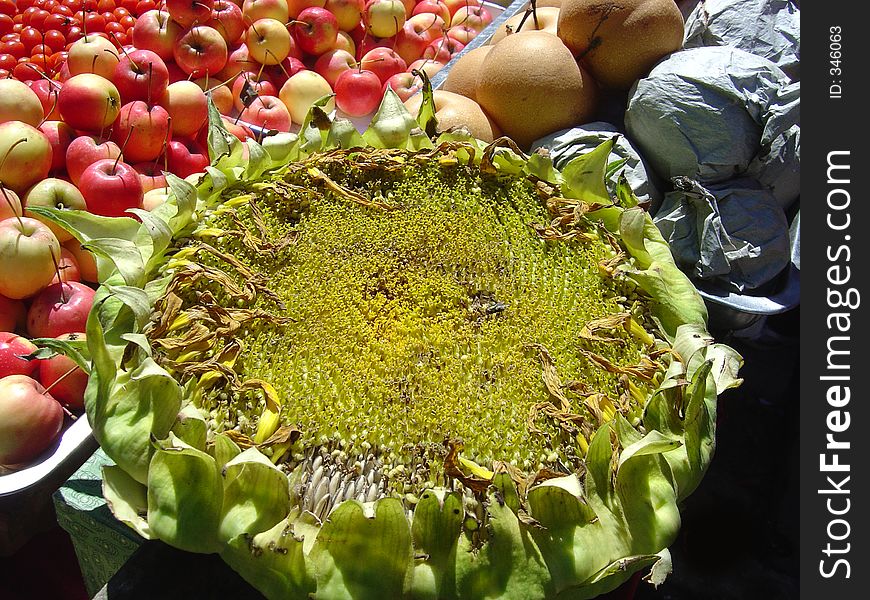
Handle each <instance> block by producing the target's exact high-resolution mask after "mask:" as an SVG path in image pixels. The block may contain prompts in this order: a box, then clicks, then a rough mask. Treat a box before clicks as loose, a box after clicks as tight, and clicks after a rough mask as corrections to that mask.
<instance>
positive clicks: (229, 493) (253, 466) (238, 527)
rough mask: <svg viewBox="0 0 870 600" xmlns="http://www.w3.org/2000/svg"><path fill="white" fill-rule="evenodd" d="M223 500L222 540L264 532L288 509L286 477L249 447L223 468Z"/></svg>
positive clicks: (258, 452)
mask: <svg viewBox="0 0 870 600" xmlns="http://www.w3.org/2000/svg"><path fill="white" fill-rule="evenodd" d="M222 471H223V477H224V500H223V514H222V516H221V523H220V529H219V534H218V535H219V536H220V538H221V540H224V541H229V540H231V539H233V538H235V537H236V536H238V535H240V534H242V533H248V534H251V535H254V534H257V533H260V532H262V531H266V530H267V529H270V528H272V527H274V526H275V524H276V523H278V522H280V521H283V519H284V518H285V517H286V516H287V512H288V511H289V510H290V485H289V482H288V480H287V475H285V474H284V473H283V472H282V471H281V470H280V469H278V468H277V467H276V466H275V465H273V464H272V462H271V461H270V460H269V459H268V458H266V457H265V456H263V455H262V454H261V453H260V451H259V450H257V449H256V448H248V449H247V450H245V451H244V452H242V453H241V454H239V455H238V456H236V457H235V458H233V459H232V460H230V461H229V462H228V463H226V465H224V467H223V469H222Z"/></svg>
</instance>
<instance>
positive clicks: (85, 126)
mask: <svg viewBox="0 0 870 600" xmlns="http://www.w3.org/2000/svg"><path fill="white" fill-rule="evenodd" d="M112 60H114V61H115V63H117V59H112ZM57 107H58V110H59V111H60V115H61V117H62V118H63V121H64V123H66V124H67V125H69V126H70V127H72V128H73V129H76V130H78V131H86V132H89V133H99V132H101V131H103V130H105V129H106V128H107V127H108V126H109V125H111V124H112V122H114V120H115V119H116V118H118V113H119V112H120V111H121V94H119V93H118V88H116V87H115V84H113V83H112V82H111V81H109V80H108V79H106V78H105V77H100V76H99V75H94V74H93V73H83V74H81V75H75V76H73V77H70V78H69V79H68V80H67V81H66V83H64V84H63V87H62V88H61V90H60V92H59V93H58V98H57Z"/></svg>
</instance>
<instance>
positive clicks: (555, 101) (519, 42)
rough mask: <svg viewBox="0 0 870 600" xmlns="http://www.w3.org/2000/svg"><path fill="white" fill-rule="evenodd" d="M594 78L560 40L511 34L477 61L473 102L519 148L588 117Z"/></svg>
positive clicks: (592, 104) (592, 108)
mask: <svg viewBox="0 0 870 600" xmlns="http://www.w3.org/2000/svg"><path fill="white" fill-rule="evenodd" d="M597 98H598V94H597V89H596V86H595V82H594V81H593V80H592V78H591V77H590V76H589V74H588V73H586V72H585V71H584V70H583V69H582V68H581V67H580V66H579V65H578V64H577V61H576V60H575V59H574V57H573V56H572V54H571V51H570V50H568V48H566V47H565V45H564V44H563V43H562V42H561V41H560V40H559V38H558V37H555V36H553V35H551V34H549V33H546V32H543V31H526V32H520V33H512V34H511V35H509V36H507V37H505V38H504V39H502V40H501V41H500V42H499V43H497V44H496V45H494V46H493V47H492V50H491V51H490V53H489V55H488V56H487V57H486V58H485V59H484V61H483V64H482V65H481V70H480V77H479V79H478V83H477V101H478V102H479V103H480V105H481V106H482V107H483V110H484V111H486V113H487V114H488V115H490V116H491V117H492V118H493V119H494V120H495V122H496V123H498V125H499V127H500V128H501V130H502V131H503V132H504V134H505V135H506V136H508V137H510V138H512V139H513V140H514V141H515V142H516V143H517V144H518V145H519V146H520V147H521V148H523V149H528V148H529V147H530V146H531V144H532V142H534V141H535V140H537V139H538V138H540V137H543V136H545V135H547V134H550V133H553V132H554V131H558V130H560V129H565V128H567V127H572V126H574V125H580V124H582V123H584V122H588V120H589V119H590V117H591V116H592V115H593V114H594V112H595V108H596V104H597Z"/></svg>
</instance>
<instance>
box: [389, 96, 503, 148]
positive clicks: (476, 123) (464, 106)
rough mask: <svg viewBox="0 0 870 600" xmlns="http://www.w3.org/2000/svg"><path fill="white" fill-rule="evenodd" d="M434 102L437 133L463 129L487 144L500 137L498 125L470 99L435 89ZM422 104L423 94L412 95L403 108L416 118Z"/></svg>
mask: <svg viewBox="0 0 870 600" xmlns="http://www.w3.org/2000/svg"><path fill="white" fill-rule="evenodd" d="M434 100H435V120H436V121H437V122H438V132H439V133H440V132H442V131H447V130H448V129H452V128H454V127H465V128H466V129H468V131H469V133H471V135H473V136H474V137H476V138H477V139H479V140H482V141H484V142H487V143H489V142H492V141H493V140H495V139H496V138H499V137H501V130H500V129H499V127H498V125H496V124H495V122H493V120H492V119H490V118H489V116H488V115H487V114H486V113H485V112H484V111H483V109H482V108H481V107H480V105H479V104H478V103H477V102H475V101H474V100H472V99H471V98H467V97H465V96H462V95H460V94H454V93H453V92H448V91H446V90H442V89H437V90H435V92H434ZM422 103H423V94H422V93H420V94H414V95H413V96H411V97H410V98H408V99H407V100H406V101H405V108H407V109H408V112H410V113H411V114H412V115H414V116H416V115H417V113H418V112H420V105H421V104H422Z"/></svg>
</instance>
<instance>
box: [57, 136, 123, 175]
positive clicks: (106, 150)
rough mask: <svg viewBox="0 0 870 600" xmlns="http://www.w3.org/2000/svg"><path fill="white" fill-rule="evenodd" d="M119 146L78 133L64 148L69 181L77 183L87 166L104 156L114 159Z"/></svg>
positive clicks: (119, 153) (119, 152)
mask: <svg viewBox="0 0 870 600" xmlns="http://www.w3.org/2000/svg"><path fill="white" fill-rule="evenodd" d="M119 156H121V148H120V146H118V144H116V143H115V142H112V141H109V140H100V139H99V138H97V137H96V136H91V135H80V136H79V137H77V138H75V139H74V140H72V141H71V142H70V144H69V146H68V147H67V149H66V171H67V175H68V176H69V179H70V181H72V182H73V183H74V184H76V185H78V184H79V181H80V180H81V178H82V173H84V172H85V169H87V168H88V167H89V166H91V165H92V164H94V163H95V162H97V161H98V160H101V159H104V158H111V159H113V160H114V159H116V158H118V157H119Z"/></svg>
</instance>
